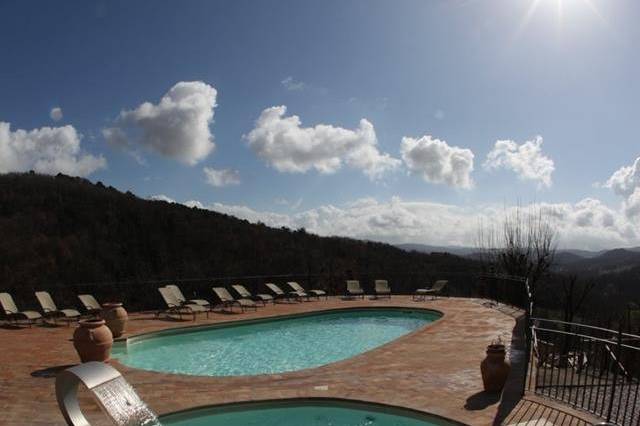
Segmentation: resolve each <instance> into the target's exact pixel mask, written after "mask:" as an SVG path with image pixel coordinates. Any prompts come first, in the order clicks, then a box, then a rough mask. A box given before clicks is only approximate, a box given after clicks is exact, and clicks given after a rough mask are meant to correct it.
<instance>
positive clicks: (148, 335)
mask: <svg viewBox="0 0 640 426" xmlns="http://www.w3.org/2000/svg"><path fill="white" fill-rule="evenodd" d="M370 310H371V311H376V310H398V311H403V310H413V311H421V312H433V313H436V314H438V315H440V317H439V318H438V319H436V320H434V321H433V322H431V323H429V324H425V325H424V326H423V327H420V328H419V329H418V330H414V331H412V332H410V333H407V334H405V335H403V336H401V337H399V338H398V339H402V338H405V337H407V336H410V335H412V334H413V333H416V332H418V331H420V330H422V329H424V327H429V326H432V325H434V324H437V323H440V322H441V321H442V320H443V319H444V318H445V317H446V316H447V314H446V313H445V312H443V311H440V310H438V309H433V308H423V307H408V306H401V305H398V306H362V307H360V306H357V307H356V306H347V307H344V308H329V309H314V310H311V311H307V312H296V313H293V314H281V315H277V314H276V315H265V316H261V317H259V318H247V319H237V320H236V319H233V320H223V321H219V322H214V323H209V324H195V325H185V326H180V327H170V328H166V329H164V330H156V331H147V332H144V333H138V334H133V335H131V336H125V337H122V338H120V339H117V340H115V339H114V347H116V346H126V345H128V344H129V343H130V342H131V343H135V342H136V341H143V340H146V339H153V338H155V337H164V336H171V335H173V334H181V333H185V332H193V331H199V330H205V329H215V328H221V327H234V326H239V325H249V324H258V323H262V322H269V321H281V320H287V319H294V318H304V317H308V316H313V315H317V314H321V313H327V314H329V313H339V312H354V311H370ZM258 312H259V311H258ZM398 339H395V340H393V341H392V342H394V341H396V340H398ZM392 342H389V343H392ZM389 343H387V344H389ZM382 346H384V345H382ZM382 346H379V347H382Z"/></svg>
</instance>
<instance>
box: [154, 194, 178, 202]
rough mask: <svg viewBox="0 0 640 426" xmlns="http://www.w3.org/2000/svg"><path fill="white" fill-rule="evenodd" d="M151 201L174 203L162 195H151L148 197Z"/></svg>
mask: <svg viewBox="0 0 640 426" xmlns="http://www.w3.org/2000/svg"><path fill="white" fill-rule="evenodd" d="M149 199H150V200H152V201H165V202H167V203H175V202H176V201H175V200H174V199H173V198H170V197H167V196H166V195H164V194H157V195H152V196H150V197H149Z"/></svg>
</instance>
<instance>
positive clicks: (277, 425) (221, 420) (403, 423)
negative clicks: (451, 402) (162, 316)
mask: <svg viewBox="0 0 640 426" xmlns="http://www.w3.org/2000/svg"><path fill="white" fill-rule="evenodd" d="M243 405H245V404H238V405H237V406H232V407H231V408H229V407H211V408H204V409H199V410H198V409H196V410H192V411H187V412H184V413H178V414H171V415H168V416H164V417H162V418H161V419H160V421H161V422H162V425H163V426H451V425H453V423H451V422H448V421H446V420H442V419H439V418H435V417H432V416H428V415H426V414H424V415H423V414H417V413H415V412H413V411H409V410H402V409H396V408H392V407H388V408H387V407H382V406H378V405H372V404H365V403H350V402H342V401H332V402H327V401H324V402H313V401H307V402H284V403H282V402H275V403H258V404H255V403H254V404H247V407H243Z"/></svg>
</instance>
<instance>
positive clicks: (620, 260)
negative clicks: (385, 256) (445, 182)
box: [397, 244, 640, 275]
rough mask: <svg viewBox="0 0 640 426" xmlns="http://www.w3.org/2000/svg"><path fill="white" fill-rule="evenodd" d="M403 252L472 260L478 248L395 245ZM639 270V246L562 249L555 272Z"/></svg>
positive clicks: (556, 262)
mask: <svg viewBox="0 0 640 426" xmlns="http://www.w3.org/2000/svg"><path fill="white" fill-rule="evenodd" d="M397 246H398V247H400V248H401V249H403V250H407V251H417V252H421V253H451V254H455V255H457V256H462V257H475V256H474V255H476V254H477V253H478V249H477V248H475V247H464V246H433V245H426V244H397ZM635 267H640V247H628V248H617V249H612V250H601V251H589V250H578V249H561V250H558V251H557V252H556V256H555V268H554V269H555V270H556V271H557V272H570V273H577V274H596V275H602V274H608V273H616V272H622V271H626V270H629V269H632V268H635Z"/></svg>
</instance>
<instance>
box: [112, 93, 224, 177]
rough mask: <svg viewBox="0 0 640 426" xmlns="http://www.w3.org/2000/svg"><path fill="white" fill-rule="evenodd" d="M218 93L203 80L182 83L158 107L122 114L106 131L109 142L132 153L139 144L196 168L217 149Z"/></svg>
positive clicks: (144, 107) (139, 107) (137, 109)
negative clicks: (215, 116)
mask: <svg viewBox="0 0 640 426" xmlns="http://www.w3.org/2000/svg"><path fill="white" fill-rule="evenodd" d="M216 96H217V91H216V89H215V88H214V87H212V86H210V85H208V84H206V83H203V82H201V81H181V82H179V83H177V84H176V85H174V86H173V87H172V88H171V89H170V90H169V91H168V92H167V93H166V94H165V95H164V96H163V97H162V99H160V102H159V103H158V104H152V103H150V102H145V103H143V104H141V105H140V106H138V107H137V108H136V109H134V110H129V111H122V112H120V115H119V116H118V117H117V118H116V120H115V121H114V125H113V126H112V127H109V128H105V129H103V130H102V134H103V135H104V137H105V139H106V140H107V141H108V142H109V143H111V144H113V145H116V146H120V147H123V148H125V149H127V150H128V151H134V152H135V151H136V148H135V146H136V145H137V144H139V145H142V146H143V147H145V148H147V149H149V150H151V151H154V152H157V153H159V154H161V155H164V156H166V157H169V158H173V159H176V160H178V161H180V162H182V163H185V164H189V165H194V164H196V163H197V162H198V161H201V160H203V159H205V158H206V157H207V156H208V155H209V154H210V153H211V152H212V151H213V149H214V148H215V144H214V143H213V135H212V133H211V130H210V128H209V126H210V124H211V123H212V121H213V113H214V108H215V107H216Z"/></svg>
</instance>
